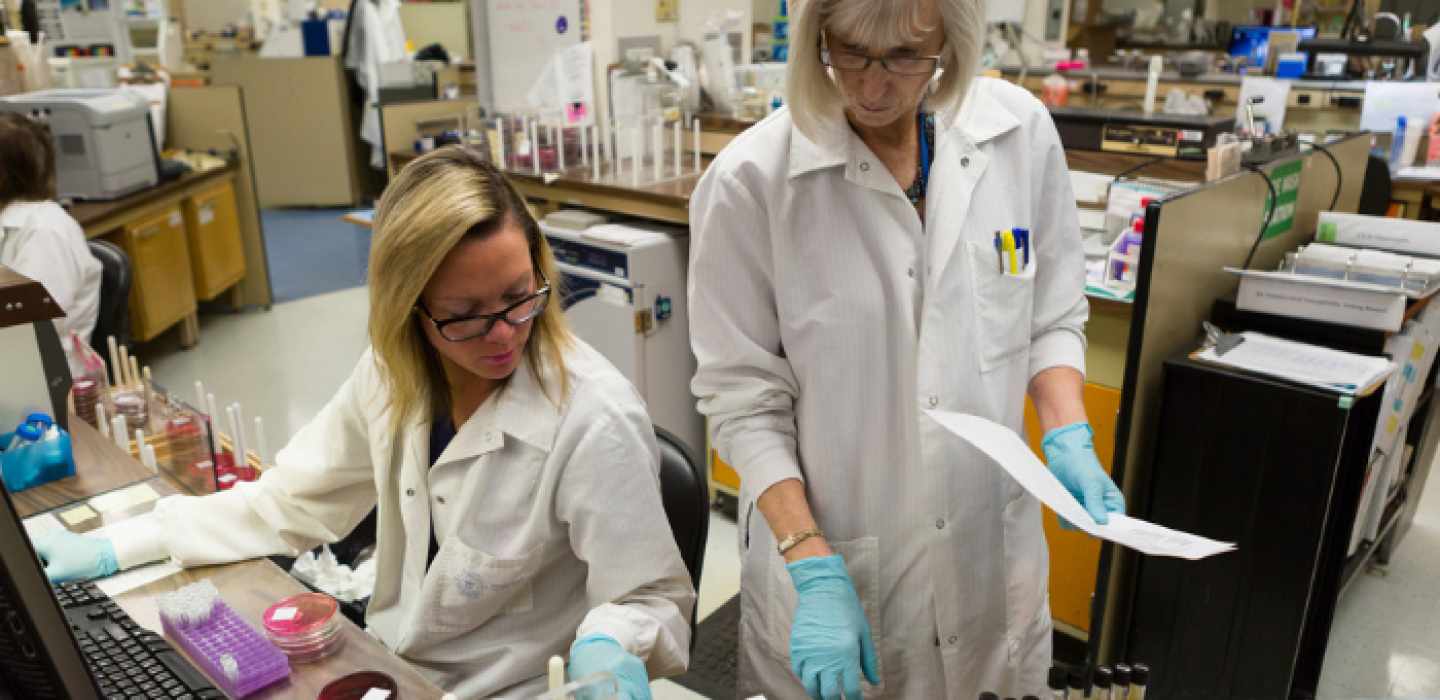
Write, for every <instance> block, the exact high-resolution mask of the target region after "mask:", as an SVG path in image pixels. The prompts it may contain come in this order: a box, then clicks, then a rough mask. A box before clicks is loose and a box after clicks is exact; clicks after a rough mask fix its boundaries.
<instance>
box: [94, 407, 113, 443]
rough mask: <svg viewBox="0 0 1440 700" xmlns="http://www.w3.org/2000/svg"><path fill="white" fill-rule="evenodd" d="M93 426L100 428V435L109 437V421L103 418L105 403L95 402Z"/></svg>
mask: <svg viewBox="0 0 1440 700" xmlns="http://www.w3.org/2000/svg"><path fill="white" fill-rule="evenodd" d="M95 427H96V428H98V429H99V430H100V437H107V438H108V437H110V421H108V420H105V404H103V403H97V404H95Z"/></svg>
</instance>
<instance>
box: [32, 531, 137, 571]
mask: <svg viewBox="0 0 1440 700" xmlns="http://www.w3.org/2000/svg"><path fill="white" fill-rule="evenodd" d="M35 553H36V554H39V555H40V558H41V559H44V560H45V575H46V576H47V577H49V578H50V582H51V583H63V582H65V581H69V580H72V579H77V578H104V577H106V576H109V575H110V574H113V573H115V572H116V571H118V570H119V569H120V567H119V565H117V564H116V563H115V546H114V545H112V544H110V540H106V539H100V538H98V537H86V536H84V535H77V534H75V533H73V532H69V531H57V532H47V533H45V534H44V535H41V536H40V539H38V540H35Z"/></svg>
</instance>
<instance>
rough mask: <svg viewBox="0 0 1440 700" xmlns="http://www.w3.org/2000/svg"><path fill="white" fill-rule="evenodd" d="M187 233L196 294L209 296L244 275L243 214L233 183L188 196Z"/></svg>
mask: <svg viewBox="0 0 1440 700" xmlns="http://www.w3.org/2000/svg"><path fill="white" fill-rule="evenodd" d="M182 206H183V208H184V211H185V234H186V239H187V241H188V242H189V245H190V268H191V272H192V273H193V275H194V279H195V297H196V298H197V299H202V300H209V299H214V298H215V297H217V296H219V295H220V293H221V292H223V291H225V290H227V289H229V288H231V287H233V286H235V284H236V283H237V282H239V281H240V280H242V279H244V278H245V249H244V248H243V247H242V244H241V242H240V217H239V216H238V215H237V214H236V210H235V188H234V187H233V186H232V185H231V184H230V183H228V182H227V183H225V184H222V185H220V186H218V187H216V188H214V189H211V190H206V191H204V192H200V193H197V194H196V195H195V196H193V197H191V198H189V199H187V200H185V202H184V204H183V205H182Z"/></svg>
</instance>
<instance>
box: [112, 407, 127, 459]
mask: <svg viewBox="0 0 1440 700" xmlns="http://www.w3.org/2000/svg"><path fill="white" fill-rule="evenodd" d="M110 439H112V440H114V441H115V446H116V447H118V448H120V449H121V450H123V451H125V453H126V454H129V453H130V435H129V434H127V433H126V432H125V416H111V418H110Z"/></svg>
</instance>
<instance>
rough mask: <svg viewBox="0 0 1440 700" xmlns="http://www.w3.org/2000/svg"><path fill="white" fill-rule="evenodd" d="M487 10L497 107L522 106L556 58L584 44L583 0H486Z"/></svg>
mask: <svg viewBox="0 0 1440 700" xmlns="http://www.w3.org/2000/svg"><path fill="white" fill-rule="evenodd" d="M485 12H486V20H487V21H486V24H487V25H488V27H487V32H486V33H487V34H488V36H487V37H486V38H487V39H488V42H487V43H488V47H487V48H488V49H489V51H488V53H489V55H490V81H491V86H492V90H493V91H494V92H493V94H494V102H495V107H496V108H497V109H517V108H522V106H523V105H524V104H525V96H526V94H527V93H529V92H530V88H531V86H533V85H534V84H535V81H536V80H537V79H538V78H539V77H540V74H541V72H543V71H544V70H545V65H546V64H547V63H549V62H550V57H551V56H553V55H555V52H556V51H558V50H560V49H564V48H568V47H571V46H574V45H576V44H579V43H580V41H581V34H582V33H583V32H582V27H581V17H580V0H485ZM476 50H477V53H479V47H476Z"/></svg>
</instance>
